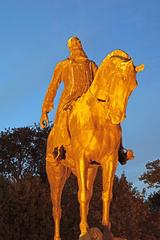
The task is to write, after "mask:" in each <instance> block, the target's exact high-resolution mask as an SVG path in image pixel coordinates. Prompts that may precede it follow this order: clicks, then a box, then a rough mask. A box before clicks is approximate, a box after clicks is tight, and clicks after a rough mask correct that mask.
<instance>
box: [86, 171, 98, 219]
mask: <svg viewBox="0 0 160 240" xmlns="http://www.w3.org/2000/svg"><path fill="white" fill-rule="evenodd" d="M97 170H98V167H92V168H89V169H88V175H87V215H88V212H89V203H90V200H91V198H92V195H93V185H94V180H95V177H96V175H97Z"/></svg>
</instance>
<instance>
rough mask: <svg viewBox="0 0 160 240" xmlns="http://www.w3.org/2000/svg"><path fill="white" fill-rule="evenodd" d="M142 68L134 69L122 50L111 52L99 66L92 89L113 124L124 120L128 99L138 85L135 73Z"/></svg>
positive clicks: (130, 60) (141, 66)
mask: <svg viewBox="0 0 160 240" xmlns="http://www.w3.org/2000/svg"><path fill="white" fill-rule="evenodd" d="M143 68H144V66H143V65H140V66H139V67H135V66H134V64H133V61H132V59H131V58H130V57H129V56H128V54H127V53H125V52H123V51H122V50H115V51H113V52H111V53H110V54H109V55H108V56H107V57H106V58H105V59H104V61H103V62H102V64H101V65H100V67H99V69H98V72H97V73H96V76H95V82H94V84H93V86H92V89H93V91H94V95H95V96H96V97H97V98H98V99H102V100H104V101H105V102H106V105H107V109H108V110H107V112H108V117H109V119H111V121H112V123H113V124H119V123H120V122H121V121H122V120H123V119H124V118H125V113H126V106H127V102H128V98H129V96H130V95H131V93H132V91H133V90H134V89H135V88H136V87H137V85H138V83H137V81H136V72H138V71H141V70H143ZM98 84H99V87H98ZM94 87H95V89H94ZM104 104H105V103H104Z"/></svg>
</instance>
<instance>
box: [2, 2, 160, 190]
mask: <svg viewBox="0 0 160 240" xmlns="http://www.w3.org/2000/svg"><path fill="white" fill-rule="evenodd" d="M159 13H160V1H159V0H152V1H150V0H134V1H133V0H121V1H120V0H112V1H109V0H100V1H95V0H92V1H91V0H63V1H62V0H59V1H55V0H52V1H51V0H45V1H42V0H34V1H33V0H27V1H24V0H14V1H12V0H10V1H8V0H5V1H2V0H0V109H1V117H0V130H4V129H5V128H8V127H23V126H28V125H32V124H33V123H34V122H36V123H38V122H39V118H40V115H41V105H42V102H43V98H44V95H45V92H46V89H47V86H48V84H49V82H50V79H51V76H52V73H53V69H54V67H55V64H56V63H57V62H58V61H60V60H62V59H64V58H66V57H67V56H68V49H67V46H66V43H67V39H68V38H69V37H71V36H72V35H77V36H78V37H79V38H80V39H81V40H82V42H83V45H84V49H85V51H86V52H87V54H88V56H89V58H90V59H92V60H94V61H95V62H96V63H97V64H100V62H101V61H102V60H103V59H104V57H105V56H106V55H107V54H108V53H109V52H110V51H111V50H113V49H123V50H124V51H126V52H127V53H128V54H129V55H130V56H131V57H132V58H133V59H134V62H135V65H136V64H137V65H138V64H141V63H144V64H145V71H143V72H142V73H139V74H137V79H138V82H139V86H138V88H137V89H136V90H135V92H134V93H133V94H132V96H131V98H130V100H129V104H128V108H127V119H126V120H125V121H124V123H123V124H122V126H123V142H124V145H125V146H126V147H128V148H132V149H133V150H134V152H135V155H136V158H135V160H134V161H132V162H129V163H128V164H127V165H126V166H123V167H121V166H120V167H119V168H118V174H120V173H121V172H122V171H125V173H126V175H127V178H128V179H129V180H130V181H132V182H133V183H134V184H135V185H136V186H138V187H139V188H141V187H142V184H141V183H139V182H138V176H139V175H140V174H142V173H143V172H144V165H145V164H146V162H148V161H150V160H154V159H157V158H159V157H160V127H159V123H160V106H159V102H160V79H159V78H160V77H159V75H160V47H159V44H160V14H159ZM59 94H60V92H59ZM57 101H58V97H57V98H56V100H55V105H57ZM54 112H55V111H54ZM53 115H54V113H52V114H51V115H50V120H52V119H53Z"/></svg>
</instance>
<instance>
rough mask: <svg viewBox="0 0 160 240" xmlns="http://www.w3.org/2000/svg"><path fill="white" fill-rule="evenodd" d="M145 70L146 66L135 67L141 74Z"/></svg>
mask: <svg viewBox="0 0 160 240" xmlns="http://www.w3.org/2000/svg"><path fill="white" fill-rule="evenodd" d="M143 70H144V64H141V65H139V66H136V67H135V71H136V72H141V71H143Z"/></svg>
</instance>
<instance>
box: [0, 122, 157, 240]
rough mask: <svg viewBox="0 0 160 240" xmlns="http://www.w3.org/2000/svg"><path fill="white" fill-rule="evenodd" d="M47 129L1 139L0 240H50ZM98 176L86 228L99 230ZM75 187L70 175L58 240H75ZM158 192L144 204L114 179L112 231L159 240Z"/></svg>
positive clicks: (135, 239) (121, 180)
mask: <svg viewBox="0 0 160 240" xmlns="http://www.w3.org/2000/svg"><path fill="white" fill-rule="evenodd" d="M49 130H50V128H48V129H47V130H41V129H40V128H39V126H37V125H35V126H34V127H31V128H28V127H26V128H18V129H11V130H10V129H8V130H7V131H5V132H2V133H1V135H0V147H1V151H0V165H1V167H0V189H1V190H0V240H26V239H27V240H50V239H53V230H54V224H53V220H52V205H51V201H50V193H49V185H48V181H47V177H46V175H45V148H46V139H47V135H48V132H49ZM101 175H102V173H101V170H99V172H98V174H97V177H96V180H95V184H94V193H93V198H92V200H91V204H90V212H89V217H88V218H89V224H90V226H91V227H93V226H94V227H95V226H96V227H99V228H102V226H101V216H102V214H101V212H102V200H101V193H102V184H101V182H102V181H101V178H102V176H101ZM77 189H78V187H77V181H76V177H75V176H74V175H71V177H70V178H69V180H68V181H67V183H66V185H65V187H64V191H63V195H62V221H61V236H62V240H71V239H78V236H79V204H78V201H77ZM159 196H160V194H159V192H157V193H154V194H152V195H150V196H149V198H148V200H145V198H144V194H143V193H140V192H139V191H137V189H136V188H134V187H133V185H132V184H131V183H129V182H128V181H127V179H126V177H125V175H124V174H122V175H121V177H117V176H116V177H115V181H114V187H113V200H112V204H111V222H112V231H113V233H114V235H115V236H121V237H125V238H127V239H128V240H131V239H132V240H138V239H139V240H158V239H159V236H160V211H159Z"/></svg>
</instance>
